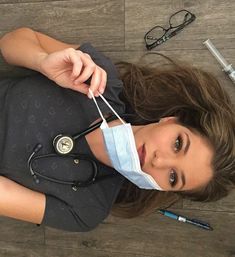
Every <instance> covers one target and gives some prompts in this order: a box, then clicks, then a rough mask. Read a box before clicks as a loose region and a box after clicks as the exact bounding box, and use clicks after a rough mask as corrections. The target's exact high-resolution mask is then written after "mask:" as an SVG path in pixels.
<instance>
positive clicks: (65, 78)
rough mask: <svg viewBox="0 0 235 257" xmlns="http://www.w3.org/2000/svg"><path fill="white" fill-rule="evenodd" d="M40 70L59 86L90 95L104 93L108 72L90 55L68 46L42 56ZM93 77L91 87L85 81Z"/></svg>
mask: <svg viewBox="0 0 235 257" xmlns="http://www.w3.org/2000/svg"><path fill="white" fill-rule="evenodd" d="M40 71H41V73H42V74H44V75H45V76H47V77H48V78H49V79H51V80H53V81H55V82H56V83H57V84H58V85H59V86H61V87H64V88H70V89H73V90H75V91H78V92H81V93H83V94H87V95H88V96H89V98H91V97H90V95H89V91H88V88H90V89H91V91H92V92H93V93H94V95H95V96H98V95H99V94H98V93H100V94H102V93H103V92H104V90H105V87H106V82H107V74H106V72H105V71H104V70H103V69H102V68H101V67H99V66H98V65H96V64H95V63H94V62H93V60H92V59H91V57H90V55H88V54H86V53H83V52H81V51H79V50H75V49H73V48H67V49H64V50H61V51H57V52H54V53H51V54H45V55H43V56H41V58H40ZM90 77H91V82H90V87H89V86H88V85H87V84H85V81H86V80H88V79H89V78H90Z"/></svg>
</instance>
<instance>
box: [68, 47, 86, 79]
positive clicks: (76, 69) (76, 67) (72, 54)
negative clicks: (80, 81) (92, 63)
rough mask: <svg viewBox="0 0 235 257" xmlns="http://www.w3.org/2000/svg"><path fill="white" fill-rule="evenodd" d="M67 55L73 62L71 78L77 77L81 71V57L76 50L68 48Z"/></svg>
mask: <svg viewBox="0 0 235 257" xmlns="http://www.w3.org/2000/svg"><path fill="white" fill-rule="evenodd" d="M68 57H69V60H70V61H71V63H72V64H73V70H72V74H71V76H72V79H75V78H76V77H78V76H79V75H80V73H81V70H82V66H83V63H82V61H81V57H80V56H79V55H78V54H77V52H76V50H74V49H68Z"/></svg>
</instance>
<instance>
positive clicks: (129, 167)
mask: <svg viewBox="0 0 235 257" xmlns="http://www.w3.org/2000/svg"><path fill="white" fill-rule="evenodd" d="M89 92H90V94H91V95H92V98H93V100H94V102H95V104H96V107H97V109H98V111H99V114H100V116H101V118H102V120H103V122H102V124H101V126H100V128H101V130H102V133H103V137H104V142H105V147H106V150H107V153H108V156H109V158H110V160H111V163H112V165H113V168H114V169H115V170H117V171H118V172H119V173H120V174H122V175H123V176H124V177H126V178H127V179H128V180H130V181H131V182H132V183H134V184H135V185H137V186H138V187H139V188H143V189H157V190H162V188H161V187H160V186H159V185H158V184H157V182H156V181H155V180H154V179H153V177H152V176H150V175H149V174H147V173H145V172H143V171H142V170H141V166H140V160H139V156H138V152H137V149H136V145H135V137H134V134H133V131H132V128H131V124H130V123H125V122H124V121H123V120H122V119H121V118H120V117H119V115H118V114H117V113H116V112H115V111H114V109H113V108H112V107H111V106H110V104H109V103H108V102H107V101H106V99H105V98H104V97H103V96H102V95H101V94H99V96H100V97H101V98H102V100H103V101H104V102H105V103H106V104H107V106H108V107H109V108H110V109H111V110H112V111H113V113H114V114H115V115H116V116H117V118H118V119H119V120H120V121H121V122H122V124H121V125H117V126H114V127H109V125H108V123H107V122H106V120H105V118H104V116H103V115H102V113H101V111H100V108H99V106H98V104H97V102H96V100H95V97H94V95H93V93H92V91H91V90H89Z"/></svg>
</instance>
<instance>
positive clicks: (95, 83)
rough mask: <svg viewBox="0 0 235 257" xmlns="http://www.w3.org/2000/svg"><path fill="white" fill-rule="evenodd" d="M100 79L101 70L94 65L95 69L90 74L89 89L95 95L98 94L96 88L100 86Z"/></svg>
mask: <svg viewBox="0 0 235 257" xmlns="http://www.w3.org/2000/svg"><path fill="white" fill-rule="evenodd" d="M101 80H102V72H101V69H99V67H98V66H96V69H95V71H94V73H93V74H92V79H91V83H90V90H91V91H92V92H93V94H94V95H95V96H98V95H99V94H98V88H99V86H100V83H101Z"/></svg>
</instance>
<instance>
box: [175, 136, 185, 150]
mask: <svg viewBox="0 0 235 257" xmlns="http://www.w3.org/2000/svg"><path fill="white" fill-rule="evenodd" d="M182 144H183V140H182V137H181V136H178V137H177V138H176V140H175V144H174V150H175V152H176V153H177V152H179V151H180V150H181V148H182Z"/></svg>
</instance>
